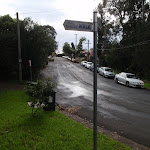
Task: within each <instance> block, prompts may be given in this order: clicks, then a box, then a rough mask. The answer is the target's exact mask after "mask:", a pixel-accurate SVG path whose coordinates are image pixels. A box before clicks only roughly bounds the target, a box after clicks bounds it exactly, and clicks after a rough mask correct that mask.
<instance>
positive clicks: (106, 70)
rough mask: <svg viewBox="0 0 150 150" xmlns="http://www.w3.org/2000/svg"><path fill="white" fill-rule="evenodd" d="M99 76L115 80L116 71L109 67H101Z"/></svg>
mask: <svg viewBox="0 0 150 150" xmlns="http://www.w3.org/2000/svg"><path fill="white" fill-rule="evenodd" d="M98 72H99V74H100V75H102V76H104V77H109V78H114V77H115V73H114V71H113V70H112V69H111V68H109V67H100V68H99V70H98Z"/></svg>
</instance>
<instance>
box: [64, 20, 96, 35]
mask: <svg viewBox="0 0 150 150" xmlns="http://www.w3.org/2000/svg"><path fill="white" fill-rule="evenodd" d="M63 25H64V28H65V30H76V31H87V32H93V23H92V22H82V21H73V20H65V22H64V24H63Z"/></svg>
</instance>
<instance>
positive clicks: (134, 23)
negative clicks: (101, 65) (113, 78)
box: [98, 0, 150, 78]
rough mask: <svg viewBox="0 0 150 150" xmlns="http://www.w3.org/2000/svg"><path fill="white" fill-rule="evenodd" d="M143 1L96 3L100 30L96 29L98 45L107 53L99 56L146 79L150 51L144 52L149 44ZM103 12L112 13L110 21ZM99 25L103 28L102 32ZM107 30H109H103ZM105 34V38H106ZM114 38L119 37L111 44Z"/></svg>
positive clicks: (149, 33)
mask: <svg viewBox="0 0 150 150" xmlns="http://www.w3.org/2000/svg"><path fill="white" fill-rule="evenodd" d="M143 2H144V3H142V1H139V0H127V1H126V0H110V1H107V0H104V1H103V4H100V5H99V13H100V16H101V17H100V19H101V22H102V29H101V30H100V32H99V43H98V44H99V45H98V46H99V47H100V48H101V49H102V48H103V50H105V49H107V54H106V53H105V57H103V58H104V59H105V62H107V65H110V66H113V67H114V68H115V69H118V70H120V71H127V70H128V71H131V72H133V73H137V74H139V75H140V76H141V77H143V78H149V76H150V73H149V71H146V70H150V65H149V64H150V62H149V57H150V53H149V51H148V49H149V47H150V43H149V39H150V31H149V25H150V24H149V18H150V15H149V10H150V9H149V6H150V2H148V1H146V0H143ZM106 14H109V16H112V15H113V16H114V17H115V18H114V20H113V21H112V22H110V21H109V20H108V19H107V18H108V17H106ZM109 24H110V25H111V26H110V27H109ZM103 28H105V32H104V31H103ZM107 29H108V30H109V31H111V32H107ZM105 33H106V34H105ZM105 37H108V38H107V39H108V41H107V40H106V38H105ZM109 37H112V38H109ZM117 37H120V40H116V41H117V42H116V44H114V39H116V38H117ZM111 39H113V40H111ZM104 42H106V45H105V44H104ZM143 64H144V65H145V66H143Z"/></svg>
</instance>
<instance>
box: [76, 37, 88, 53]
mask: <svg viewBox="0 0 150 150" xmlns="http://www.w3.org/2000/svg"><path fill="white" fill-rule="evenodd" d="M84 41H86V38H85V37H81V38H80V40H79V44H78V45H77V54H79V53H80V52H81V51H83V45H82V44H83V42H84Z"/></svg>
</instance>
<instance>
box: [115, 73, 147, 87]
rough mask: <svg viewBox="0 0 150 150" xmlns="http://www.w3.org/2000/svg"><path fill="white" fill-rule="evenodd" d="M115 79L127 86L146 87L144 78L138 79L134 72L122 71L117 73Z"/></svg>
mask: <svg viewBox="0 0 150 150" xmlns="http://www.w3.org/2000/svg"><path fill="white" fill-rule="evenodd" d="M114 80H115V82H116V83H121V84H124V85H126V86H131V87H141V88H144V82H143V81H142V80H140V79H138V78H137V77H136V76H135V74H132V73H125V72H121V73H119V74H116V76H115V79H114Z"/></svg>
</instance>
